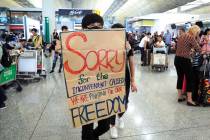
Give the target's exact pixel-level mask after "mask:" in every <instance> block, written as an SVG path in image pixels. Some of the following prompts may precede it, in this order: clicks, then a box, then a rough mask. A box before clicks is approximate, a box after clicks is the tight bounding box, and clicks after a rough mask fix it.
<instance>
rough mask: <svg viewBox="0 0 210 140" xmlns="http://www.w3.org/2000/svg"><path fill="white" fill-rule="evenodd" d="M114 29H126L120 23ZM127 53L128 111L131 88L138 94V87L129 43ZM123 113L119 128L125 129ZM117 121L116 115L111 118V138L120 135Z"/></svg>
mask: <svg viewBox="0 0 210 140" xmlns="http://www.w3.org/2000/svg"><path fill="white" fill-rule="evenodd" d="M112 28H124V26H123V25H122V24H120V23H116V24H114V25H112ZM126 38H127V40H128V35H126ZM126 51H127V63H126V71H125V85H126V87H125V92H126V93H125V96H126V109H127V106H128V97H129V93H130V87H131V90H132V92H137V87H136V83H135V68H134V60H133V56H134V53H133V49H132V48H131V46H130V44H129V42H128V41H127V42H126ZM123 114H124V112H123V113H120V114H118V117H119V124H118V125H119V128H121V129H123V128H124V122H123V119H122V116H123ZM115 120H116V115H113V116H112V117H111V118H110V124H111V129H110V130H111V138H117V137H118V133H117V128H116V126H115Z"/></svg>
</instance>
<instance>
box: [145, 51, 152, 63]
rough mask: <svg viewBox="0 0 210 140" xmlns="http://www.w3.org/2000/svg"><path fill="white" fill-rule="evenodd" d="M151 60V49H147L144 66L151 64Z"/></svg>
mask: <svg viewBox="0 0 210 140" xmlns="http://www.w3.org/2000/svg"><path fill="white" fill-rule="evenodd" d="M150 60H151V50H150V49H146V51H144V66H149V65H150Z"/></svg>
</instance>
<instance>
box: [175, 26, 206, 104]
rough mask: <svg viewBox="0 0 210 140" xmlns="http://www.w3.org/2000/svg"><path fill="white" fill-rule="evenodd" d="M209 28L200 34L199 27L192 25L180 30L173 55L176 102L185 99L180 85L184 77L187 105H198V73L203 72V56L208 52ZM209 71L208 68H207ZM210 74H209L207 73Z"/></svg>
mask: <svg viewBox="0 0 210 140" xmlns="http://www.w3.org/2000/svg"><path fill="white" fill-rule="evenodd" d="M209 50H210V30H209V29H206V30H205V32H204V33H203V34H201V29H200V27H199V26H197V25H193V26H192V27H191V28H190V29H189V30H188V31H187V32H185V33H184V32H183V31H181V30H180V36H179V37H178V40H177V50H176V56H175V61H174V63H175V67H176V70H177V75H178V80H177V90H178V102H182V101H185V100H186V97H185V96H184V92H183V91H182V86H183V82H184V77H185V79H186V92H187V105H189V106H198V105H199V94H200V93H199V91H201V89H199V84H200V83H199V82H200V77H201V76H200V74H201V73H202V72H203V70H201V69H200V68H201V66H202V65H203V58H205V57H206V55H208V54H210V52H209ZM208 71H209V70H208ZM209 76H210V75H209Z"/></svg>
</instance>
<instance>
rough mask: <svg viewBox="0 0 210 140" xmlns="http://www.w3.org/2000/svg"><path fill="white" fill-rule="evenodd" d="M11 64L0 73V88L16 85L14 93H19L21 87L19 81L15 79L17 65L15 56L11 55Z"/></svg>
mask: <svg viewBox="0 0 210 140" xmlns="http://www.w3.org/2000/svg"><path fill="white" fill-rule="evenodd" d="M11 57H12V60H13V63H12V64H11V66H9V67H7V68H4V70H3V71H2V72H1V73H0V86H10V85H13V84H16V86H15V88H16V91H18V92H21V91H22V86H21V85H20V83H19V81H18V80H17V79H16V74H17V64H16V59H17V55H16V54H12V55H11Z"/></svg>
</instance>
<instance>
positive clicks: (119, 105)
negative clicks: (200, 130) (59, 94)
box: [61, 30, 126, 127]
mask: <svg viewBox="0 0 210 140" xmlns="http://www.w3.org/2000/svg"><path fill="white" fill-rule="evenodd" d="M61 39H62V53H63V64H64V75H65V81H66V88H67V96H68V104H69V108H70V112H71V117H72V122H73V125H74V127H80V126H82V125H86V124H89V123H92V122H96V121H98V120H102V119H105V118H108V117H110V116H112V115H113V114H117V113H120V112H124V111H125V103H126V100H125V60H126V55H125V54H126V52H125V31H124V30H97V31H96V30H92V31H91V30H88V31H81V32H67V33H62V34H61Z"/></svg>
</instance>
